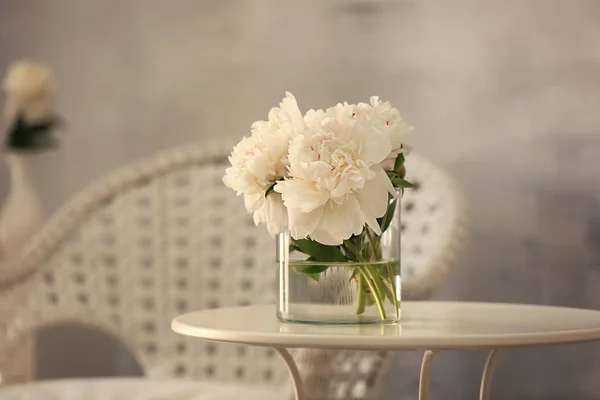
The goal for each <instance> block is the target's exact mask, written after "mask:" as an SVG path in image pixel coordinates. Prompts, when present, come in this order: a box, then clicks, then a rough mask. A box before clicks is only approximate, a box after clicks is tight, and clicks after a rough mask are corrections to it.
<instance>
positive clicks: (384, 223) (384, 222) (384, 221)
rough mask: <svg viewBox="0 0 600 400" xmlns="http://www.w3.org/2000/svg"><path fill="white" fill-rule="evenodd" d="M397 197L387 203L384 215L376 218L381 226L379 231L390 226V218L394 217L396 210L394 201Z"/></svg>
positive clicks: (383, 230)
mask: <svg viewBox="0 0 600 400" xmlns="http://www.w3.org/2000/svg"><path fill="white" fill-rule="evenodd" d="M397 201H398V199H394V201H392V202H391V203H390V204H389V205H388V209H387V211H386V212H385V215H384V216H383V217H381V218H377V222H378V223H379V226H380V227H381V232H385V231H386V229H387V228H389V227H390V224H391V223H392V220H393V219H394V213H395V212H396V202H397Z"/></svg>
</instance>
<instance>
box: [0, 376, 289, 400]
mask: <svg viewBox="0 0 600 400" xmlns="http://www.w3.org/2000/svg"><path fill="white" fill-rule="evenodd" d="M286 394H287V391H286V389H285V387H256V386H248V385H237V384H235V383H231V384H223V383H216V382H194V381H176V380H169V381H159V380H150V379H143V378H139V379H131V378H113V379H105V378H99V379H69V380H52V381H37V382H32V383H27V384H23V385H14V386H4V387H1V388H0V400H232V399H251V400H254V399H257V400H275V399H277V400H281V399H285V398H286V397H287V396H286Z"/></svg>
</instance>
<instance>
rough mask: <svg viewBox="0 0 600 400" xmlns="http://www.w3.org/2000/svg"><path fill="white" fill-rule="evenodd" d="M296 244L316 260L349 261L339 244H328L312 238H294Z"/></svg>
mask: <svg viewBox="0 0 600 400" xmlns="http://www.w3.org/2000/svg"><path fill="white" fill-rule="evenodd" d="M294 246H295V247H297V248H298V250H300V251H301V252H302V253H304V254H307V255H309V256H311V257H313V258H314V259H315V260H316V261H326V262H344V261H347V260H346V257H344V254H343V253H342V251H341V250H340V247H339V246H326V245H324V244H321V243H319V242H315V241H314V240H311V239H298V240H294Z"/></svg>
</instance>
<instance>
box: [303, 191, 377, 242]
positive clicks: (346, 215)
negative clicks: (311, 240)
mask: <svg viewBox="0 0 600 400" xmlns="http://www.w3.org/2000/svg"><path fill="white" fill-rule="evenodd" d="M364 224H365V221H364V219H363V215H362V213H361V212H360V205H359V203H358V200H357V199H356V197H355V196H354V195H348V196H347V197H346V199H344V201H343V202H342V203H341V204H339V205H336V204H335V203H333V202H328V203H327V204H326V205H325V206H324V207H323V217H322V218H321V220H320V221H319V224H318V225H317V228H316V229H315V232H317V234H318V233H319V232H318V231H324V232H326V233H327V234H328V235H330V236H331V239H332V240H331V241H335V244H342V242H343V241H344V240H346V239H348V238H350V236H352V235H353V234H359V233H360V232H362V230H363V227H364ZM313 234H314V233H313ZM311 237H312V236H311ZM315 240H317V239H315ZM317 241H319V240H317ZM319 242H320V241H319ZM321 243H322V242H321ZM323 244H328V243H323Z"/></svg>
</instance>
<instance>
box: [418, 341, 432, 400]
mask: <svg viewBox="0 0 600 400" xmlns="http://www.w3.org/2000/svg"><path fill="white" fill-rule="evenodd" d="M434 355H435V353H434V352H433V351H431V350H427V351H426V352H425V354H424V355H423V363H422V364H421V376H420V378H419V400H427V399H428V398H429V381H430V378H431V363H432V362H433V356H434Z"/></svg>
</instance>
